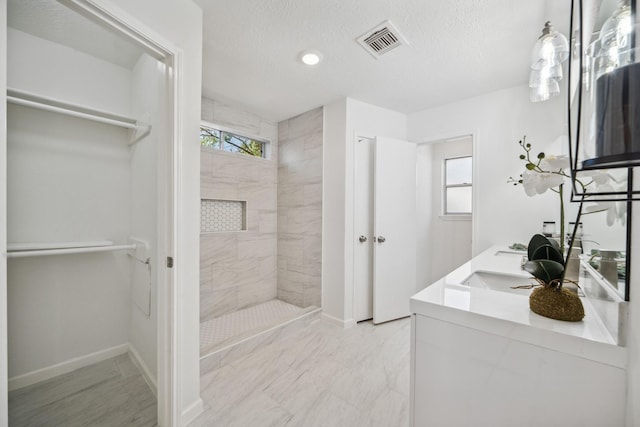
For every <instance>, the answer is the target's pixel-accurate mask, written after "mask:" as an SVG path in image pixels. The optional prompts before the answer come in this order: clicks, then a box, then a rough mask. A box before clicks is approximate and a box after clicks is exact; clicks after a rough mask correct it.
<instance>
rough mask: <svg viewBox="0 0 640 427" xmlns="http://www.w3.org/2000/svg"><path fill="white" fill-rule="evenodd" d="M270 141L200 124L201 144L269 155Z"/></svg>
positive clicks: (239, 151) (250, 153) (259, 155)
mask: <svg viewBox="0 0 640 427" xmlns="http://www.w3.org/2000/svg"><path fill="white" fill-rule="evenodd" d="M268 143H269V142H268V141H265V140H261V139H258V138H255V137H250V136H243V135H240V134H237V133H234V132H229V131H227V130H224V129H221V128H219V127H211V126H205V125H200V146H202V147H208V148H214V149H216V150H222V151H228V152H230V153H238V154H243V155H246V156H253V157H261V158H266V157H267V145H268Z"/></svg>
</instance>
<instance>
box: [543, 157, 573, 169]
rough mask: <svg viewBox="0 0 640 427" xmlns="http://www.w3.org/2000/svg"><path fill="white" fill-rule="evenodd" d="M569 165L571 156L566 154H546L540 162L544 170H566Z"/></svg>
mask: <svg viewBox="0 0 640 427" xmlns="http://www.w3.org/2000/svg"><path fill="white" fill-rule="evenodd" d="M568 167H569V157H567V156H565V155H561V156H554V155H552V154H551V155H546V156H545V158H544V159H542V161H541V162H540V169H542V170H551V171H554V172H557V171H559V170H564V169H567V168H568Z"/></svg>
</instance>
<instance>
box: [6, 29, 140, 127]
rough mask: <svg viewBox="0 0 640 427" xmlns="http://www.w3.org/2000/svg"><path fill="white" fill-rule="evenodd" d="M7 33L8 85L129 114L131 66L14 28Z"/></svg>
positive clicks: (100, 108)
mask: <svg viewBox="0 0 640 427" xmlns="http://www.w3.org/2000/svg"><path fill="white" fill-rule="evenodd" d="M7 37H8V53H7V54H8V55H9V58H10V60H9V61H8V62H7V67H8V70H7V73H8V86H9V88H10V89H20V90H24V91H28V92H32V93H36V94H38V95H42V96H47V97H50V98H54V99H57V100H62V101H67V102H71V103H77V104H80V105H84V106H87V107H92V108H95V109H98V110H104V111H109V112H114V113H119V114H122V115H129V113H130V102H129V100H130V94H129V88H130V83H131V71H130V70H128V69H126V68H123V67H120V66H117V65H114V64H111V63H109V62H107V61H103V60H101V59H98V58H95V57H93V56H89V55H87V54H84V53H82V52H79V51H77V50H74V49H71V48H69V47H66V46H63V45H61V44H58V43H52V42H49V41H47V40H44V39H41V38H38V37H35V36H32V35H30V34H27V33H24V32H22V31H19V30H16V29H13V28H9V29H8V34H7ZM25 52H38V54H37V55H25V54H24V53H25Z"/></svg>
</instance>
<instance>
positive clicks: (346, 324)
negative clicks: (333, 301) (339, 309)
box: [322, 311, 356, 329]
mask: <svg viewBox="0 0 640 427" xmlns="http://www.w3.org/2000/svg"><path fill="white" fill-rule="evenodd" d="M322 320H324V321H326V322H329V323H331V324H333V325H336V326H339V327H341V328H343V329H349V328H351V327H353V326H355V325H356V321H355V320H353V319H347V320H342V319H338V318H337V317H333V316H331V315H329V314H327V313H325V312H324V311H323V312H322Z"/></svg>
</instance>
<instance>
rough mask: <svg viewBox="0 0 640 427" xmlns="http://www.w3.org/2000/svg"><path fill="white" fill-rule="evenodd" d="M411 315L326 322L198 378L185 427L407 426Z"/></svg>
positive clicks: (315, 324) (313, 325)
mask: <svg viewBox="0 0 640 427" xmlns="http://www.w3.org/2000/svg"><path fill="white" fill-rule="evenodd" d="M410 325H411V322H410V320H409V318H405V319H400V320H396V321H393V322H388V323H384V324H381V325H375V326H374V325H373V324H372V323H371V322H362V323H359V324H358V325H356V326H354V327H353V328H350V329H346V330H345V329H342V328H339V327H337V326H334V325H332V324H329V323H327V322H324V321H316V322H314V323H312V324H311V325H309V326H307V327H304V328H301V329H298V330H296V331H294V332H292V333H290V334H286V335H283V336H280V337H278V338H277V339H276V340H274V341H273V342H270V343H269V344H267V345H265V346H262V347H260V348H258V349H256V350H255V351H254V352H252V353H251V354H248V355H246V356H243V357H241V358H239V359H237V360H235V361H232V362H230V363H229V364H226V365H224V366H222V367H220V368H218V369H215V370H211V371H209V372H206V373H203V375H202V376H201V396H202V399H203V401H204V405H205V411H204V413H203V414H201V415H200V416H199V417H198V418H197V419H196V420H195V421H194V422H192V423H191V424H190V425H189V426H190V427H204V426H221V427H222V426H225V427H231V426H238V427H246V426H252V427H267V426H287V427H294V426H295V427H298V426H299V427H303V426H304V427H314V426H325V427H326V426H329V427H334V426H335V427H360V426H363V427H364V426H368V427H386V426H389V427H404V426H407V425H408V424H409V365H410V351H409V350H410V343H409V340H410Z"/></svg>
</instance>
